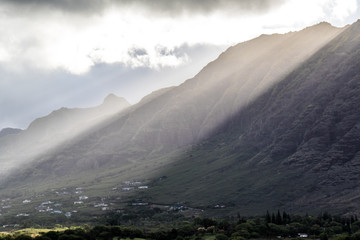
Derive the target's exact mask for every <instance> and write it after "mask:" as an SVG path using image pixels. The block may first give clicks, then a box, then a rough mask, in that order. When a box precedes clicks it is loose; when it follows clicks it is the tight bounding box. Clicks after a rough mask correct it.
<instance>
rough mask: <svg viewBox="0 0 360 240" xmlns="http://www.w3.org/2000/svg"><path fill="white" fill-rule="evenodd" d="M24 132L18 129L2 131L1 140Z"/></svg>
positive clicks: (0, 133)
mask: <svg viewBox="0 0 360 240" xmlns="http://www.w3.org/2000/svg"><path fill="white" fill-rule="evenodd" d="M21 131H22V130H21V129H18V128H4V129H1V130H0V138H1V137H5V136H7V135H11V134H18V133H20V132H21Z"/></svg>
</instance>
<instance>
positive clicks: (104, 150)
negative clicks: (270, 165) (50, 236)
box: [43, 23, 343, 175]
mask: <svg viewBox="0 0 360 240" xmlns="http://www.w3.org/2000/svg"><path fill="white" fill-rule="evenodd" d="M342 30H343V29H339V28H335V27H332V26H331V25H329V24H327V23H321V24H318V25H315V26H313V27H309V28H307V29H304V30H302V31H299V32H291V33H288V34H283V35H280V34H274V35H262V36H260V37H258V38H256V39H254V40H251V41H248V42H244V43H240V44H238V45H236V46H234V47H231V48H230V49H228V50H227V51H226V52H224V53H223V54H221V55H220V56H219V58H218V59H217V60H216V61H214V62H211V63H209V64H208V65H207V66H206V67H205V68H204V69H203V70H202V71H201V72H200V73H199V74H197V75H196V76H195V77H194V78H193V79H190V80H188V81H186V82H185V83H183V84H182V85H180V86H178V87H176V88H169V89H164V90H160V91H159V92H155V93H153V94H151V96H148V97H146V98H144V99H143V100H142V101H140V103H138V104H136V105H134V106H132V107H130V108H129V109H127V111H126V112H124V113H122V114H120V115H119V116H118V118H117V119H114V121H112V122H111V123H109V124H107V125H103V127H101V128H99V129H98V130H96V131H92V132H91V133H88V134H87V136H86V137H84V138H82V139H80V140H79V141H77V142H72V143H71V144H70V146H69V147H65V146H64V148H62V149H61V151H60V152H61V153H60V152H59V155H61V160H59V157H58V156H57V154H54V155H52V156H47V157H46V158H47V159H45V158H44V159H43V161H50V162H51V161H55V160H54V159H57V160H56V161H61V162H63V163H62V164H61V165H62V166H63V170H61V171H60V172H62V173H63V172H69V171H75V172H76V171H78V170H79V171H82V170H84V169H87V168H98V167H99V166H105V168H106V165H108V166H110V165H111V166H116V165H119V166H121V165H123V163H124V162H125V163H129V162H131V163H134V164H138V162H139V161H140V162H142V161H143V159H144V158H147V157H148V156H149V154H151V156H149V157H150V158H153V156H154V157H155V156H157V157H161V156H162V155H163V154H164V153H170V152H172V151H175V150H178V149H179V148H182V147H188V146H190V145H191V144H193V143H196V142H198V141H201V140H202V139H204V138H206V137H207V136H208V135H209V134H210V133H211V131H212V130H213V129H214V128H215V127H216V126H218V125H219V124H221V123H222V122H223V121H225V120H226V119H227V118H229V117H230V116H232V115H233V114H234V113H236V112H237V111H238V110H239V109H241V108H242V107H243V106H245V105H246V104H247V103H248V102H249V101H251V100H252V99H253V98H255V97H256V96H258V95H259V94H261V93H262V92H263V91H265V90H266V89H267V88H268V87H269V86H271V85H272V84H274V83H276V82H277V81H280V80H281V79H282V78H283V77H284V76H285V75H286V74H288V73H290V72H291V71H292V70H293V69H295V68H296V67H297V66H298V65H299V64H301V63H302V62H304V61H306V60H307V59H308V58H309V57H310V56H311V55H312V54H313V53H314V52H316V51H317V50H319V49H320V48H321V47H322V46H324V44H326V43H327V42H328V41H329V40H331V39H332V38H334V37H335V36H337V35H338V34H339V33H340V32H341V31H342ZM74 156H76V157H74ZM73 161H75V162H76V163H77V165H79V166H80V167H79V168H78V169H77V168H73V167H71V169H68V167H69V166H73V164H74V162H73ZM85 166H88V167H85ZM60 168H61V167H60ZM87 170H88V169H87ZM60 175H62V174H60Z"/></svg>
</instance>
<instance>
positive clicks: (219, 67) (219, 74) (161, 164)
mask: <svg viewBox="0 0 360 240" xmlns="http://www.w3.org/2000/svg"><path fill="white" fill-rule="evenodd" d="M359 28H360V22H357V23H354V24H353V25H351V26H348V27H345V28H335V27H332V26H331V25H330V24H327V23H320V24H318V25H315V26H312V27H308V28H306V29H304V30H302V31H299V32H290V33H287V34H273V35H261V36H259V37H258V38H256V39H253V40H250V41H247V42H243V43H240V44H238V45H236V46H233V47H231V48H229V49H228V50H227V51H226V52H224V53H223V54H221V55H220V56H219V57H218V59H216V60H215V61H213V62H211V63H209V64H208V65H207V66H206V67H204V69H202V71H200V72H199V73H198V74H197V75H196V76H195V77H194V78H192V79H189V80H187V81H186V82H184V83H183V84H181V85H180V86H178V87H172V88H167V89H162V90H159V91H156V92H154V93H152V94H150V95H149V96H147V97H145V98H144V99H142V100H141V101H140V102H139V103H138V104H135V105H133V106H130V107H128V108H126V109H125V110H123V111H121V112H120V113H118V114H116V115H114V116H113V117H111V118H110V119H108V120H106V121H103V122H101V123H99V124H97V125H96V127H91V128H90V129H87V130H86V131H83V132H82V133H81V134H80V135H78V136H77V137H76V138H72V139H71V140H69V141H66V142H63V143H62V144H61V145H60V146H58V147H57V148H53V150H52V151H48V152H46V153H42V154H40V155H37V156H36V157H35V158H33V159H32V160H31V161H27V162H26V164H24V165H22V167H21V168H19V169H17V172H15V173H14V174H13V175H12V176H11V177H9V178H7V179H6V180H4V181H3V182H2V185H1V187H2V189H1V191H0V195H1V194H2V195H3V196H14V195H16V196H20V195H21V194H23V192H24V189H27V190H29V189H31V190H32V191H34V192H41V191H43V192H44V191H46V190H48V189H51V188H54V189H62V188H65V187H66V188H75V186H81V187H82V188H84V189H87V191H88V193H87V194H88V195H89V197H90V198H93V199H98V198H99V197H100V196H107V198H108V199H113V201H114V202H112V204H113V205H114V206H116V204H125V205H126V204H127V203H128V202H126V201H132V200H134V199H142V200H143V201H148V202H154V203H161V204H171V203H174V202H186V204H188V205H190V206H193V207H198V208H203V209H206V210H207V211H210V212H211V211H213V210H212V206H215V205H219V204H220V205H225V206H227V208H225V210H224V211H225V212H228V213H233V212H237V211H241V213H245V214H261V213H264V211H266V209H269V210H271V209H277V208H279V209H280V208H281V209H283V208H284V209H285V208H286V210H291V211H294V212H301V211H310V210H311V211H316V210H321V209H328V208H331V209H332V210H334V211H339V212H346V211H347V212H349V211H355V208H356V206H357V205H356V204H357V203H356V202H351V200H352V199H354V198H355V199H356V197H357V195H356V192H357V191H358V190H357V188H356V186H355V183H356V181H357V177H356V176H354V174H350V172H352V171H356V170H357V166H356V156H357V151H358V148H357V146H358V142H357V127H356V125H357V123H358V120H359V119H358V116H357V114H358V111H357V107H356V104H357V102H358V101H357V100H358V99H357V98H358V96H359V94H358V92H357V87H358V84H357V82H358V81H357V78H358V76H359V74H358V70H357V66H359V58H358V56H357V55H358V51H357V49H359V48H358V45H359V44H360V40H359V37H358V36H360V34H359V33H360V29H359ZM111 98H112V97H110V99H111ZM62 111H64V110H62ZM59 113H61V111H60V112H59ZM56 114H57V112H55V113H52V114H50V116H52V117H54V120H55V119H59V118H60V117H59V116H57V115H56ZM82 114H83V113H81V114H80V115H81V116H83V115H82ZM60 115H61V116H63V113H61V114H60ZM78 124H79V125H82V120H81V121H79V122H78ZM35 126H38V128H39V129H47V127H43V126H46V124H45V123H43V122H41V121H38V122H37V123H36V124H32V125H31V127H35ZM29 128H30V127H29ZM66 129H68V128H65V130H66ZM65 130H64V129H61V131H49V132H48V133H49V138H50V137H52V136H54V134H59V135H61V134H62V133H64V132H65V133H66V134H67V133H68V132H71V131H68V132H66V131H65ZM27 131H28V130H27ZM66 134H65V135H66ZM0 146H1V144H0ZM0 160H1V159H0ZM165 176H166V177H165ZM135 180H139V181H141V182H142V183H144V184H148V186H149V189H147V190H146V191H133V193H130V194H127V193H124V192H121V191H114V190H112V189H115V190H116V189H118V188H120V187H121V186H122V184H123V182H125V181H127V182H128V181H135ZM348 183H350V184H348ZM350 195H352V197H350ZM21 196H22V195H21ZM48 196H52V195H51V194H50V193H49V195H48ZM103 198H104V197H103ZM103 198H102V199H103ZM117 199H126V200H121V201H120V202H119V200H117ZM346 204H350V205H349V207H345V206H347V205H346ZM208 207H209V208H208ZM214 211H215V210H214ZM214 214H217V213H216V212H215V213H214Z"/></svg>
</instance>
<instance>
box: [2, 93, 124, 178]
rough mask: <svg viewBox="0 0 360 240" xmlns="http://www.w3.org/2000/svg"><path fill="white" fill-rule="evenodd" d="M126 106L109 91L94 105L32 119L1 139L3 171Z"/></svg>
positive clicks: (62, 109)
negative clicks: (15, 132) (21, 128)
mask: <svg viewBox="0 0 360 240" xmlns="http://www.w3.org/2000/svg"><path fill="white" fill-rule="evenodd" d="M129 106H130V104H129V103H128V102H127V101H126V100H125V99H123V98H120V97H117V96H115V95H113V94H111V95H109V96H108V97H106V98H105V100H104V102H103V103H102V104H101V105H99V106H97V107H92V108H83V109H81V108H74V109H68V108H61V109H59V110H56V111H53V112H52V113H50V114H49V115H48V116H45V117H42V118H38V119H36V120H34V121H33V122H32V123H31V124H30V125H29V127H28V128H27V129H26V130H24V131H21V132H19V133H18V134H11V135H9V134H8V135H7V136H4V137H2V138H0V162H1V163H2V171H7V170H8V169H10V168H14V167H15V166H16V165H20V166H23V165H22V164H24V163H31V161H32V160H33V159H35V158H36V157H39V156H41V155H42V154H45V153H46V152H48V151H50V150H52V149H53V148H55V147H58V146H61V145H62V144H64V143H65V142H67V141H71V140H72V139H74V138H75V137H78V136H79V135H81V134H82V133H83V132H84V131H86V130H89V129H92V128H94V127H96V126H97V124H99V123H100V122H103V121H104V120H108V119H110V118H111V117H112V116H113V115H115V114H118V113H119V112H121V111H122V110H124V109H125V108H127V107H129ZM0 175H1V174H0Z"/></svg>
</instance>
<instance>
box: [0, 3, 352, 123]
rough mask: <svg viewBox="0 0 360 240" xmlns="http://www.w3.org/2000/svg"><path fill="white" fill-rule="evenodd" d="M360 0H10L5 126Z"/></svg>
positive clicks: (150, 79) (86, 101)
mask: <svg viewBox="0 0 360 240" xmlns="http://www.w3.org/2000/svg"><path fill="white" fill-rule="evenodd" d="M358 7H359V1H356V0H316V1H315V0H312V1H298V0H289V1H285V0H255V1H254V0H252V1H250V0H241V1H225V0H224V1H222V0H217V1H161V0H150V1H142V0H135V1H126V0H124V1H112V0H109V1H95V0H90V1H76V3H72V4H69V2H68V1H65V0H64V1H63V0H60V1H44V0H28V1H24V0H11V1H10V0H7V1H2V2H1V3H0V19H1V21H0V25H1V27H0V76H1V79H0V91H1V94H0V111H1V112H0V129H1V128H4V127H18V128H26V127H27V126H28V125H29V124H30V122H31V121H33V120H34V119H35V118H38V117H41V116H44V115H47V114H48V113H50V112H51V111H53V110H55V109H59V108H61V107H88V106H94V105H98V104H100V103H101V102H102V101H103V99H104V97H105V96H107V95H108V94H109V93H115V94H117V95H118V96H122V97H125V98H126V99H127V100H128V101H129V102H130V103H136V102H138V101H139V100H140V99H141V98H142V97H143V96H145V95H146V94H148V93H150V92H152V91H154V90H156V89H159V88H162V87H167V86H172V85H178V84H180V83H182V82H183V81H185V80H186V79H188V78H191V77H193V76H194V75H195V74H196V73H198V72H199V71H200V70H201V68H202V67H204V66H205V64H207V63H208V62H209V61H212V60H214V59H215V58H216V57H217V56H218V55H219V54H220V53H221V52H222V51H224V50H225V49H226V48H227V47H229V46H231V45H234V44H236V43H238V42H241V41H245V40H248V39H250V38H253V37H256V36H258V35H260V34H262V33H284V32H288V31H294V30H300V29H302V28H304V27H306V26H309V25H313V24H316V23H318V22H321V21H327V22H330V23H331V24H333V25H335V26H344V25H346V24H348V23H351V22H354V21H355V20H356V19H357V18H359V8H358Z"/></svg>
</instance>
